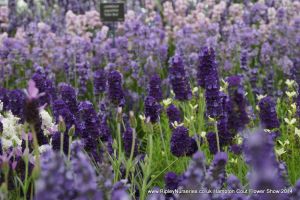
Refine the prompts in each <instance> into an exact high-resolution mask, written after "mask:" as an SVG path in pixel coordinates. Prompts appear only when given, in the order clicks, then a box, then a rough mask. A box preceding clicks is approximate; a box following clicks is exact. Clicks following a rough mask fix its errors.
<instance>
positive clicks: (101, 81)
mask: <svg viewBox="0 0 300 200" xmlns="http://www.w3.org/2000/svg"><path fill="white" fill-rule="evenodd" d="M106 83H107V78H106V72H105V71H104V70H102V69H99V70H97V71H95V72H94V93H95V95H99V94H101V93H103V92H105V90H106Z"/></svg>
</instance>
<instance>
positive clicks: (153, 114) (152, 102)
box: [144, 96, 162, 123]
mask: <svg viewBox="0 0 300 200" xmlns="http://www.w3.org/2000/svg"><path fill="white" fill-rule="evenodd" d="M144 107H145V108H144V109H145V116H146V117H147V118H148V117H150V121H151V122H152V123H156V122H157V120H158V119H159V115H160V112H161V109H162V107H161V105H160V104H159V103H158V102H157V101H156V99H155V98H154V97H152V96H148V97H146V99H145V104H144Z"/></svg>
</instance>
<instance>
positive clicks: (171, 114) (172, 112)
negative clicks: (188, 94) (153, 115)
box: [167, 104, 182, 127]
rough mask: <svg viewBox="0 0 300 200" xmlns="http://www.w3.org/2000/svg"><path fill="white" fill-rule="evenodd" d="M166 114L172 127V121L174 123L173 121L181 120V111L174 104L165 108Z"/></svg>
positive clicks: (179, 121)
mask: <svg viewBox="0 0 300 200" xmlns="http://www.w3.org/2000/svg"><path fill="white" fill-rule="evenodd" d="M167 115H168V118H169V125H170V127H173V126H172V123H174V122H175V121H176V122H178V123H181V122H182V117H181V112H180V110H179V109H178V108H177V107H176V106H175V105H174V104H171V105H169V107H168V108H167Z"/></svg>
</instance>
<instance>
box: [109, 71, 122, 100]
mask: <svg viewBox="0 0 300 200" xmlns="http://www.w3.org/2000/svg"><path fill="white" fill-rule="evenodd" d="M108 96H109V99H110V100H111V102H112V103H113V104H115V105H117V106H122V105H124V103H125V102H124V92H123V88H122V75H121V73H120V72H118V71H115V70H113V71H111V72H110V73H109V74H108Z"/></svg>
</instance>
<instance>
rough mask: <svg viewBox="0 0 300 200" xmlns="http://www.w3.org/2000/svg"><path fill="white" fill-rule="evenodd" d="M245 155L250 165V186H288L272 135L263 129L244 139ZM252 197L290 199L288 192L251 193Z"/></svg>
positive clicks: (263, 199) (266, 187)
mask: <svg viewBox="0 0 300 200" xmlns="http://www.w3.org/2000/svg"><path fill="white" fill-rule="evenodd" d="M243 147H244V157H245V161H246V163H247V164H248V165H249V166H250V173H249V175H248V179H249V180H250V188H251V189H254V190H257V189H259V190H263V189H271V190H280V189H282V188H285V187H286V183H285V178H284V177H283V176H282V173H281V169H280V165H279V163H278V161H277V159H276V155H275V152H274V142H273V140H272V139H271V137H270V135H269V134H267V133H266V132H263V131H262V130H259V131H258V132H257V133H255V134H251V135H249V137H248V138H246V139H245V140H244V143H243ZM258 155H259V156H258ZM250 199H259V200H268V199H278V200H279V199H280V200H281V199H288V197H287V194H284V193H281V194H275V193H273V194H268V193H264V194H251V196H250Z"/></svg>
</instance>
